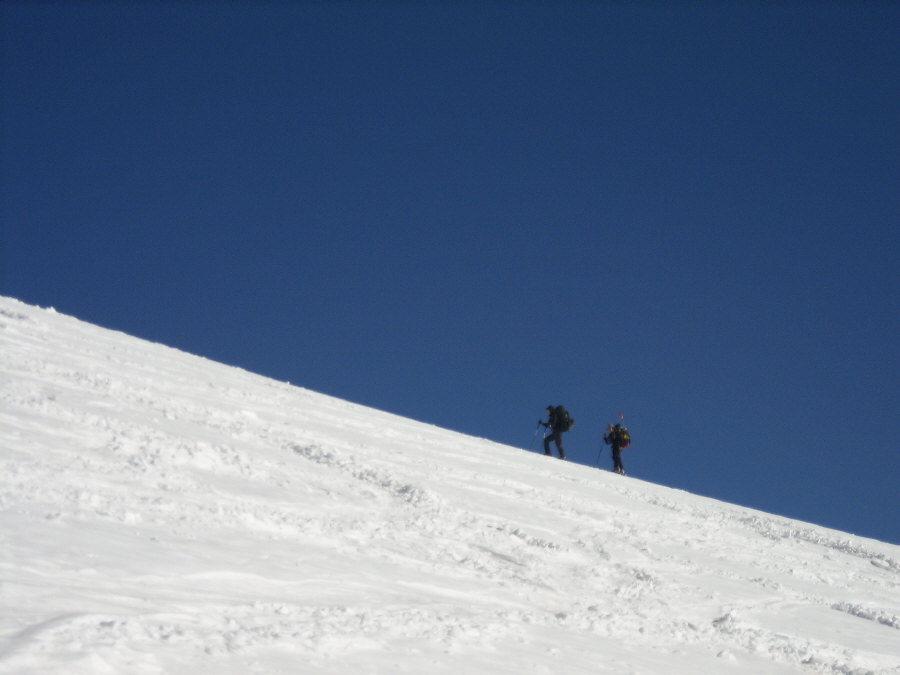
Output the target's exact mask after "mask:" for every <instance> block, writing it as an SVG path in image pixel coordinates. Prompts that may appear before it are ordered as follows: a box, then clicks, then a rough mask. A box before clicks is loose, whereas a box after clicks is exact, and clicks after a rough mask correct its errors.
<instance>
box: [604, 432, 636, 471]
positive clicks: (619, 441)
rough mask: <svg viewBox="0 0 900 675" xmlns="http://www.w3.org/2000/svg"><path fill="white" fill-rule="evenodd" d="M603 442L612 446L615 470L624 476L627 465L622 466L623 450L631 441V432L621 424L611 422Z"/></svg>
mask: <svg viewBox="0 0 900 675" xmlns="http://www.w3.org/2000/svg"><path fill="white" fill-rule="evenodd" d="M603 442H604V443H606V444H607V445H609V446H611V447H612V456H613V471H615V472H616V473H617V474H620V475H622V476H624V475H625V467H624V466H622V450H624V449H625V448H627V447H628V445H629V444H630V443H631V434H629V433H628V429H626V428H625V427H623V426H622V425H621V424H615V425H614V424H610V425H608V426H607V427H606V434H605V435H604V436H603Z"/></svg>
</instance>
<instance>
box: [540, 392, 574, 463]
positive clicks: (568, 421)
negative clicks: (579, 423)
mask: <svg viewBox="0 0 900 675" xmlns="http://www.w3.org/2000/svg"><path fill="white" fill-rule="evenodd" d="M538 424H540V425H542V426H544V427H546V428H547V429H549V430H550V433H549V434H548V435H546V436H544V454H545V455H549V454H550V441H554V442H555V443H556V450H557V452H559V458H560V459H565V458H566V451H565V449H564V448H563V444H562V435H563V432H565V431H568V430H569V429H571V428H572V425H573V424H575V420H573V419H572V418H571V417H570V416H569V413H568V411H567V410H566V409H565V408H563V407H562V406H561V405H558V406H552V405H548V406H547V421H546V422H541V421H539V422H538Z"/></svg>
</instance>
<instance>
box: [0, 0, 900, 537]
mask: <svg viewBox="0 0 900 675" xmlns="http://www.w3.org/2000/svg"><path fill="white" fill-rule="evenodd" d="M0 12H2V31H3V34H2V100H0V105H2V159H0V161H2V165H0V166H2V176H0V177H2V186H0V191H2V192H0V196H2V285H0V292H2V293H3V294H4V295H9V296H13V297H16V298H18V299H20V300H23V301H25V302H29V303H31V304H37V305H42V306H53V307H55V308H56V309H57V310H58V311H61V312H64V313H67V314H72V315H75V316H77V317H78V318H81V319H83V320H86V321H90V322H92V323H96V324H99V325H102V326H106V327H109V328H114V329H117V330H121V331H124V332H127V333H130V334H133V335H136V336H139V337H143V338H147V339H150V340H153V341H157V342H162V343H165V344H168V345H171V346H173V347H177V348H179V349H183V350H185V351H189V352H192V353H195V354H199V355H202V356H205V357H208V358H211V359H215V360H217V361H222V362H225V363H229V364H232V365H236V366H240V367H242V368H246V369H248V370H251V371H254V372H258V373H261V374H264V375H267V376H271V377H274V378H277V379H279V380H283V381H290V382H292V383H294V384H298V385H300V386H303V387H307V388H309V389H313V390H315V391H320V392H323V393H326V394H331V395H334V396H337V397H340V398H344V399H348V400H351V401H354V402H358V403H362V404H365V405H369V406H373V407H376V408H380V409H384V410H389V411H391V412H395V413H398V414H400V415H403V416H407V417H412V418H415V419H418V420H423V421H426V422H431V423H434V424H437V425H439V426H442V427H447V428H450V429H456V430H459V431H462V432H465V433H468V434H473V435H476V436H481V437H485V438H490V439H493V440H496V441H500V442H503V443H509V444H512V445H516V446H519V447H522V448H523V449H527V448H528V447H529V443H531V442H532V441H533V440H535V439H534V437H533V434H534V431H535V425H536V422H537V420H538V418H539V417H540V416H541V415H543V411H544V408H545V407H546V405H547V404H548V403H563V404H565V405H566V406H567V407H568V408H569V409H570V410H571V413H572V415H573V416H574V417H575V419H576V426H575V429H574V430H573V431H572V432H570V433H569V434H568V435H567V436H566V439H565V443H566V447H567V450H568V454H569V457H570V459H572V460H574V461H577V462H580V463H584V464H588V465H593V466H597V465H598V452H599V451H600V448H601V443H600V436H601V434H602V430H603V428H604V426H605V425H606V423H608V422H612V421H615V419H616V416H617V414H618V413H620V412H623V413H624V414H625V420H626V423H627V424H628V426H629V427H630V428H631V430H632V432H633V436H634V438H635V441H634V444H633V446H632V448H630V449H628V450H627V451H626V452H625V456H624V463H625V467H626V469H627V470H628V471H629V473H630V474H631V475H632V476H636V477H639V478H644V479H647V480H651V481H654V482H658V483H662V484H665V485H670V486H672V487H676V488H681V489H684V490H689V491H691V492H696V493H698V494H702V495H706V496H711V497H715V498H718V499H722V500H725V501H729V502H733V503H737V504H741V505H746V506H751V507H755V508H759V509H762V510H765V511H768V512H772V513H777V514H782V515H786V516H790V517H794V518H799V519H803V520H808V521H811V522H815V523H817V524H822V525H826V526H829V527H834V528H837V529H841V530H846V531H849V532H852V533H856V534H861V535H865V536H871V537H875V538H878V539H882V540H885V541H891V542H893V543H900V518H898V517H897V513H898V500H897V497H896V491H897V477H898V476H900V460H898V450H900V447H898V446H900V443H898V440H900V434H898V419H900V415H898V413H900V397H898V379H900V378H898V375H900V368H898V356H897V344H898V338H900V320H898V315H900V314H898V289H900V283H898V282H900V273H898V264H897V260H898V259H900V256H898V254H900V231H898V223H900V124H898V122H897V120H900V88H898V85H897V77H896V76H897V73H898V72H900V46H898V41H897V39H896V38H897V26H898V25H900V5H898V4H897V3H889V2H883V3H881V2H822V3H819V2H809V3H802V2H787V3H774V2H758V3H752V2H746V3H732V2H722V3H699V2H696V3H693V2H684V3H657V2H654V3H644V2H634V1H632V2H626V1H623V2H604V3H586V2H559V3H551V2H523V3H512V2H485V3H475V2H471V3H468V2H437V3H413V2H384V3H374V2H372V3H362V2H335V3H321V2H310V3H301V2H266V3H262V2H259V3H253V2H248V3H212V2H189V3H181V2H170V3H167V2H143V3H125V2H120V3H88V2H74V3H49V2H48V3H41V2H27V3H26V2H16V1H15V0H12V1H9V0H8V1H7V2H4V3H3V4H2V6H0ZM539 443H540V438H539V437H538V439H536V440H535V443H534V447H535V448H536V447H537V446H538V445H539ZM599 466H600V467H601V468H603V469H609V468H611V460H610V457H609V452H608V451H607V450H604V451H603V455H602V456H601V457H600V458H599ZM624 480H627V479H624ZM523 508H527V504H523Z"/></svg>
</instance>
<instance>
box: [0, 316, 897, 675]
mask: <svg viewBox="0 0 900 675" xmlns="http://www.w3.org/2000/svg"><path fill="white" fill-rule="evenodd" d="M298 358H304V355H302V354H300V355H298ZM0 360H2V367H0V401H2V403H0V460H2V472H0V476H2V489H0V509H2V511H0V514H2V515H0V526H2V533H0V534H2V541H3V544H2V548H0V554H2V559H0V572H2V577H0V583H2V585H0V673H4V674H6V673H75V674H77V673H85V674H87V673H90V674H91V675H97V674H103V673H115V674H117V675H120V674H122V673H129V674H131V673H185V674H191V675H196V674H198V673H216V674H223V673H225V674H227V673H266V674H275V673H341V674H349V673H392V674H393V673H397V674H402V673H416V674H417V675H418V674H421V673H454V674H457V673H514V674H516V675H520V674H522V673H553V674H554V675H571V674H574V673H616V674H617V675H621V674H624V673H660V674H663V673H664V674H666V675H673V674H674V675H679V674H685V675H687V674H690V675H696V674H697V673H754V674H756V673H840V674H842V675H851V674H853V675H857V674H858V675H861V674H863V673H900V547H898V546H894V545H891V544H886V543H881V542H878V541H874V540H871V539H864V538H860V537H855V536H851V535H848V534H844V533H841V532H837V531H834V530H828V529H825V528H821V527H817V526H814V525H810V524H807V523H802V522H798V521H792V520H788V519H785V518H781V517H777V516H772V515H767V514H765V513H761V512H758V511H753V510H750V509H746V508H741V507H737V506H733V505H729V504H726V503H722V502H718V501H714V500H711V499H707V498H702V497H697V496H694V495H691V494H688V493H685V492H682V491H677V490H672V489H670V488H666V487H663V486H659V485H653V484H650V483H647V482H643V481H640V480H637V479H634V478H631V477H622V476H617V475H615V474H613V473H611V472H608V471H605V470H604V471H601V470H598V469H594V468H590V467H586V466H579V465H574V464H570V463H565V462H561V461H559V460H557V459H555V458H547V457H544V456H543V455H538V454H535V453H530V452H527V451H525V450H522V449H517V448H512V447H508V446H502V445H499V444H496V443H492V442H490V441H487V440H483V439H478V438H472V437H468V436H464V435H461V434H458V433H454V432H451V431H447V430H443V429H440V428H436V427H434V426H429V425H425V424H421V423H418V422H415V421H411V420H408V419H403V418H400V417H397V416H394V415H390V414H387V413H384V412H379V411H376V410H372V409H369V408H365V407H362V406H358V405H353V404H350V403H347V402H345V401H341V400H338V399H335V398H330V397H327V396H323V395H320V394H317V393H314V392H311V391H307V390H304V389H301V388H298V387H294V386H290V385H288V384H285V383H281V382H276V381H273V380H269V379H266V378H263V377H259V376H256V375H253V374H251V373H248V372H246V371H242V370H239V369H235V368H231V367H228V366H224V365H221V364H217V363H214V362H211V361H208V360H204V359H202V358H198V357H195V356H191V355H188V354H185V353H182V352H179V351H176V350H173V349H170V348H167V347H164V346H161V345H156V344H151V343H148V342H145V341H142V340H138V339H136V338H133V337H129V336H127V335H124V334H121V333H116V332H113V331H109V330H105V329H102V328H98V327H96V326H92V325H89V324H86V323H83V322H80V321H78V320H76V319H74V318H71V317H66V316H62V315H59V314H57V313H56V312H54V311H53V310H43V309H39V308H35V307H30V306H27V305H25V304H22V303H20V302H18V301H16V300H14V299H10V298H0ZM335 367H336V368H339V367H341V366H340V364H335ZM627 452H640V449H639V448H632V449H629V450H628V451H627ZM835 498H836V499H840V495H835Z"/></svg>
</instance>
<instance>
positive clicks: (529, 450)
mask: <svg viewBox="0 0 900 675" xmlns="http://www.w3.org/2000/svg"><path fill="white" fill-rule="evenodd" d="M540 430H541V421H540V420H538V423H537V426H536V427H535V429H534V435H533V436H532V437H531V445H529V446H528V452H531V451H532V450H533V449H534V439H536V438H537V435H538V431H540Z"/></svg>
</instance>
